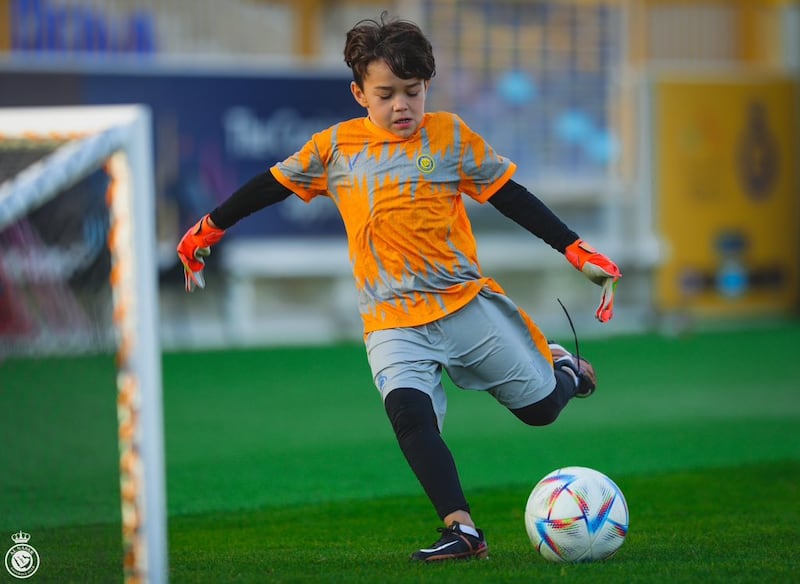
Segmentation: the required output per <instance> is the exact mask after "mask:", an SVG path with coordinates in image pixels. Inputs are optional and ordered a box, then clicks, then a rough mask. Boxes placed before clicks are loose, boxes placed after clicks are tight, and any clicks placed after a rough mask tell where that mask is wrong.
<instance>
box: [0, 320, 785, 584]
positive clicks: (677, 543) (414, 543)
mask: <svg viewBox="0 0 800 584" xmlns="http://www.w3.org/2000/svg"><path fill="white" fill-rule="evenodd" d="M567 344H569V342H568V341H567ZM581 348H582V353H584V354H585V356H586V357H587V358H589V359H590V360H592V362H593V363H594V364H595V366H596V369H597V371H598V377H599V389H598V392H597V393H596V394H595V395H594V396H593V397H592V398H591V399H588V400H576V401H574V402H573V403H571V404H570V405H569V406H568V408H567V409H566V410H565V411H564V413H563V414H562V416H561V418H560V419H559V420H558V421H557V422H556V423H555V424H554V425H552V426H549V427H547V428H528V427H526V426H524V425H522V424H520V423H519V422H518V421H517V420H516V419H515V418H514V417H513V416H512V415H511V414H509V413H508V412H506V411H505V410H503V408H501V407H499V406H498V405H496V404H495V403H494V402H493V400H492V399H491V398H490V397H489V396H486V395H483V394H478V393H472V392H462V391H458V390H456V389H455V388H451V390H450V391H449V399H450V405H449V414H448V418H447V421H446V423H445V428H444V435H445V438H446V439H447V441H448V443H449V445H450V446H451V449H452V450H453V451H454V454H455V457H456V461H457V463H458V465H459V468H460V471H461V474H462V481H463V483H464V486H465V489H466V491H467V494H468V498H469V499H470V502H471V504H472V506H473V511H474V517H475V519H476V520H477V521H478V523H479V525H480V526H481V527H482V528H484V530H485V531H486V532H487V537H488V540H489V545H490V556H491V558H490V559H489V560H488V561H483V562H463V563H456V564H452V563H451V564H446V565H437V566H419V565H414V564H411V563H410V562H409V561H408V559H407V558H408V554H409V553H410V552H411V551H413V550H414V549H415V548H416V547H419V546H422V545H427V544H430V543H432V542H433V541H434V540H435V539H436V537H437V534H436V532H435V528H436V527H438V519H437V518H436V516H435V513H434V512H433V509H432V508H431V506H430V504H429V503H428V502H427V500H426V499H425V498H424V496H423V495H422V493H421V489H420V487H419V486H418V485H417V483H416V480H415V479H414V477H413V475H412V474H411V471H410V470H409V469H408V467H407V465H406V463H405V461H404V460H403V458H402V455H401V454H400V452H399V449H398V448H397V446H396V444H395V442H394V437H393V435H392V433H391V429H390V427H389V424H388V422H387V421H386V419H385V414H384V413H383V409H382V406H381V403H380V400H379V398H378V394H377V392H376V390H375V389H374V387H373V385H372V383H371V379H370V374H369V368H368V366H367V364H366V358H365V355H364V349H363V347H362V346H360V345H342V346H333V347H304V348H280V349H264V350H243V351H217V352H194V353H180V354H177V353H176V354H172V353H170V354H166V355H165V356H164V358H163V369H164V415H165V425H166V428H165V432H166V461H167V483H168V485H167V489H168V507H169V514H170V516H169V545H170V577H171V581H173V582H186V583H195V582H197V583H200V582H209V583H210V582H214V583H224V582H342V583H350V582H364V583H367V582H369V583H373V582H437V583H441V582H445V583H446V582H454V583H455V582H459V583H463V582H531V581H537V582H566V581H569V582H571V583H581V582H587V583H588V582H592V583H597V582H615V583H616V582H670V583H672V582H725V583H726V584H727V583H731V582H797V581H798V580H800V576H799V574H800V553H799V552H798V550H799V549H800V548H798V543H797V542H798V541H799V540H800V381H798V378H797V376H796V375H795V374H793V366H792V365H793V358H794V356H795V353H796V352H797V349H798V348H800V322H792V323H787V324H783V325H775V326H769V327H763V328H750V329H747V330H730V331H717V332H705V333H695V334H692V335H688V336H684V337H678V338H667V337H661V336H657V335H644V336H630V337H613V338H609V339H602V340H601V339H591V340H586V341H584V342H583V343H582V345H581ZM115 391H116V389H115V385H114V365H113V357H111V356H100V357H97V356H94V357H79V358H48V359H35V360H34V359H12V360H8V361H6V362H5V363H3V364H0V554H3V555H4V554H5V552H6V550H7V549H8V548H9V547H11V545H12V544H13V542H12V541H11V538H10V536H11V534H12V533H14V532H16V531H18V530H20V529H22V530H24V531H27V532H29V533H31V535H32V538H31V541H30V543H31V545H33V546H34V547H35V548H36V549H37V551H38V552H39V556H40V558H41V565H40V568H39V571H38V572H37V573H36V574H35V575H34V576H33V577H32V578H31V579H30V581H31V582H59V583H64V582H81V583H84V582H98V583H100V582H102V583H105V582H119V581H121V580H122V569H121V563H122V559H121V544H120V527H119V493H118V475H117V465H118V460H117V442H116V409H115V407H116V406H115V398H116V395H115ZM566 465H583V466H590V467H593V468H597V469H598V470H601V471H603V472H605V473H606V474H608V475H609V476H611V477H612V478H613V479H614V480H615V481H616V482H617V484H618V485H619V486H620V487H621V489H622V490H623V492H624V493H625V496H626V498H627V501H628V505H629V507H630V514H631V525H630V532H629V535H628V539H627V541H626V542H625V544H624V545H623V547H622V548H621V550H620V551H619V553H618V554H617V555H616V556H614V557H613V558H611V559H610V560H608V561H605V562H600V563H596V564H585V565H574V566H573V565H558V564H550V563H547V562H545V561H544V560H542V559H541V558H539V557H538V556H537V555H536V553H535V552H534V551H533V550H532V549H531V547H530V544H529V542H528V541H527V536H526V534H525V528H524V525H523V520H522V514H523V511H524V507H525V502H526V499H527V496H528V493H529V492H530V489H531V488H532V487H533V485H534V483H535V482H536V481H537V480H538V479H539V478H540V477H541V476H543V475H544V474H546V473H547V472H549V471H551V470H553V469H555V468H557V467H559V466H566ZM3 534H5V535H3ZM4 541H5V542H6V543H5V544H3V542H4ZM4 546H5V547H4ZM6 581H9V582H11V581H16V580H14V579H12V578H11V577H10V576H8V575H7V574H6V573H5V570H4V569H1V568H0V582H6Z"/></svg>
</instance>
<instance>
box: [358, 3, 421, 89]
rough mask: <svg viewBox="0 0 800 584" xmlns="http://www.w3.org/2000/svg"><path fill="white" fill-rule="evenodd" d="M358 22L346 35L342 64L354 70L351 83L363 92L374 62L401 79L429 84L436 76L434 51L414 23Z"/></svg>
mask: <svg viewBox="0 0 800 584" xmlns="http://www.w3.org/2000/svg"><path fill="white" fill-rule="evenodd" d="M388 15H389V13H388V12H383V13H382V14H381V20H380V22H378V21H377V20H373V19H366V20H361V21H359V22H357V23H356V25H355V26H354V27H353V28H351V29H350V30H349V31H348V33H347V40H346V42H345V45H344V62H345V63H347V66H348V67H350V69H352V70H353V81H355V82H356V84H357V85H358V86H359V87H360V88H362V89H363V88H364V85H363V82H364V76H365V75H366V74H367V67H368V66H369V64H370V63H372V62H373V61H375V60H377V59H382V60H383V61H385V62H386V64H387V65H388V66H389V68H390V69H391V70H392V73H394V74H395V75H397V76H398V77H399V78H400V79H422V80H424V81H428V80H430V79H431V78H432V77H433V76H434V75H436V62H435V60H434V58H433V47H432V46H431V43H430V41H428V39H427V38H426V37H425V35H424V34H423V33H422V30H421V29H420V28H419V26H417V25H416V24H414V23H413V22H410V21H407V20H398V19H389V18H388Z"/></svg>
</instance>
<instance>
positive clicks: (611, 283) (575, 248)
mask: <svg viewBox="0 0 800 584" xmlns="http://www.w3.org/2000/svg"><path fill="white" fill-rule="evenodd" d="M564 255H565V256H566V257H567V260H568V261H569V263H571V264H572V265H573V266H575V268H576V269H577V270H580V271H581V272H582V273H583V274H584V275H585V276H586V277H587V278H589V279H590V280H591V281H592V282H594V283H595V284H597V285H598V286H602V287H603V291H602V297H601V299H600V306H599V307H598V308H597V311H596V312H595V316H596V317H597V320H599V321H600V322H608V321H609V320H611V317H612V316H613V315H614V293H615V291H616V289H617V280H619V279H620V278H621V277H622V273H621V272H620V271H619V268H618V267H617V264H615V263H614V262H612V261H611V260H610V259H609V258H608V257H606V256H605V255H603V254H601V253H599V252H597V251H596V250H595V249H594V248H593V247H592V246H591V245H589V244H588V243H586V242H585V241H583V240H581V239H578V240H575V241H574V242H573V243H571V244H570V245H569V246H567V249H566V250H565V251H564Z"/></svg>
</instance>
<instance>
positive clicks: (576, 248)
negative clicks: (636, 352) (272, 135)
mask: <svg viewBox="0 0 800 584" xmlns="http://www.w3.org/2000/svg"><path fill="white" fill-rule="evenodd" d="M344 58H345V62H346V63H347V66H348V67H350V68H351V69H352V71H353V82H352V83H351V86H350V89H351V91H352V94H353V97H354V98H355V100H356V101H357V102H358V103H359V104H360V105H361V106H362V107H364V108H365V109H366V114H367V115H366V117H364V118H358V119H353V120H348V121H345V122H341V123H339V124H336V125H334V126H332V127H330V128H328V129H326V130H323V131H321V132H319V133H317V134H315V135H313V136H312V137H311V139H310V140H309V141H308V142H307V143H306V144H305V145H304V146H303V147H302V148H301V149H300V150H299V151H298V152H297V153H296V154H294V155H292V156H290V157H289V158H287V159H286V160H284V161H283V162H280V163H278V164H276V165H274V166H273V167H272V168H271V169H270V171H269V172H265V173H263V174H260V175H258V176H256V177H255V178H253V179H251V180H250V181H249V182H248V183H246V184H245V185H244V186H242V187H241V188H239V189H238V190H237V191H236V192H235V193H233V194H232V195H231V196H230V197H229V198H228V199H227V200H226V201H225V202H223V203H222V204H221V205H220V206H219V207H217V208H216V209H214V210H213V211H212V212H211V213H210V214H208V215H206V216H205V217H203V218H202V219H201V220H200V221H199V222H198V223H197V224H196V225H195V226H194V227H192V228H191V229H190V230H189V231H188V232H187V233H186V235H184V237H183V239H182V240H181V242H180V243H179V245H178V255H179V256H180V259H181V261H182V262H183V264H184V268H185V281H186V289H187V291H190V292H191V291H192V290H193V288H194V287H195V286H199V287H201V288H202V287H203V286H204V281H203V276H202V269H203V267H204V260H203V258H204V257H205V256H207V255H208V254H209V252H210V247H211V245H213V244H215V243H217V242H218V241H219V240H220V239H221V238H222V236H223V234H224V230H225V229H227V228H229V227H231V226H232V225H233V224H234V223H236V222H237V221H238V220H240V219H242V218H243V217H245V216H247V215H249V214H250V213H253V212H254V211H257V210H259V209H261V208H263V207H266V206H267V205H271V204H273V203H277V202H279V201H282V200H283V199H285V198H287V197H288V196H289V195H291V194H292V193H294V194H296V195H297V196H299V197H300V198H301V199H303V200H304V201H306V202H308V201H310V200H311V199H313V198H314V197H316V196H320V195H322V196H328V197H331V198H332V199H333V201H334V202H335V203H336V205H337V208H338V210H339V212H340V214H341V216H342V219H343V221H344V224H345V229H346V232H347V239H348V246H349V253H350V260H351V263H352V267H353V276H354V278H355V284H356V288H357V290H358V298H359V300H358V306H359V312H360V314H361V317H362V320H363V323H364V334H365V344H366V348H367V356H368V361H369V364H370V367H371V370H372V375H373V378H374V381H375V384H376V386H377V388H378V390H379V392H380V394H381V396H382V399H383V403H384V406H385V410H386V413H387V415H388V417H389V420H390V422H391V424H392V428H393V429H394V432H395V434H396V436H397V440H398V443H399V445H400V448H401V450H402V451H403V454H404V455H405V457H406V460H407V461H408V463H409V465H410V467H411V469H412V470H413V472H414V473H415V475H416V476H417V478H418V480H419V482H420V484H421V485H422V487H423V489H424V491H425V493H426V494H427V496H428V497H429V499H430V500H431V503H432V504H433V506H434V508H435V509H436V512H437V513H438V514H439V517H440V518H441V519H442V521H443V523H444V527H443V528H439V531H440V532H441V533H442V535H441V537H440V539H439V540H438V541H437V542H436V543H434V544H433V545H432V546H430V547H428V548H423V549H420V550H417V551H416V552H414V553H413V554H412V556H411V557H412V559H414V560H420V561H439V560H448V559H460V558H482V557H486V556H487V554H488V546H487V544H486V539H485V537H484V535H483V532H482V531H481V530H480V529H478V528H477V527H476V526H475V522H474V521H473V520H472V516H471V515H470V507H469V505H468V504H467V501H466V498H465V496H464V493H463V490H462V488H461V484H460V480H459V477H458V473H457V470H456V466H455V463H454V461H453V457H452V455H451V453H450V451H449V449H448V448H447V446H446V444H445V443H444V441H443V440H442V437H441V435H440V430H441V427H442V422H443V420H444V415H445V410H446V396H445V392H444V389H443V387H442V383H441V375H442V369H444V370H446V371H447V373H448V375H449V376H450V378H451V379H452V380H453V382H454V383H455V384H456V385H458V386H459V387H462V388H469V389H475V390H483V391H487V392H488V393H489V394H490V395H492V396H493V397H494V398H495V399H496V400H497V401H498V402H500V403H501V404H502V405H503V406H505V407H506V408H508V409H509V410H510V411H511V412H512V413H513V414H514V415H515V416H517V418H519V419H520V420H521V421H522V422H524V423H526V424H529V425H533V426H543V425H547V424H550V423H551V422H553V421H554V420H555V419H556V417H557V416H558V414H559V412H560V411H561V410H562V409H563V408H564V406H565V405H566V404H567V402H568V401H569V400H570V399H571V398H573V397H580V398H583V397H588V396H589V395H591V394H592V393H593V392H594V390H595V385H596V377H595V373H594V370H593V368H592V366H591V365H590V364H589V363H588V362H587V361H585V360H583V359H578V358H576V357H574V356H573V355H571V354H570V353H569V352H567V351H566V350H565V349H564V348H563V347H561V346H559V345H556V344H550V345H548V342H547V340H546V339H545V337H544V336H543V335H542V333H541V332H540V331H539V329H538V328H537V327H536V325H535V324H534V323H533V322H532V321H531V320H530V319H529V318H528V316H527V315H526V314H525V313H524V312H523V311H522V310H520V309H519V308H517V307H516V306H515V305H514V304H513V303H512V302H511V300H510V299H509V298H508V297H507V296H506V295H505V294H504V292H503V290H502V288H501V287H500V286H499V285H498V284H497V283H496V282H494V281H493V280H492V279H490V278H487V277H485V276H483V275H482V273H481V270H480V265H479V264H478V260H477V254H476V246H475V239H474V237H473V234H472V230H471V227H470V224H469V220H468V218H467V215H466V212H465V209H464V205H463V202H462V199H461V194H462V193H464V194H466V195H468V196H470V197H472V198H473V199H475V200H477V201H478V202H480V203H485V202H486V201H488V202H490V203H491V204H492V205H493V206H494V207H496V208H497V209H498V210H499V211H500V212H501V213H503V214H505V215H507V216H508V217H510V218H511V219H512V220H514V221H516V222H517V223H519V224H520V225H522V226H523V227H525V228H526V229H528V230H529V231H530V232H531V233H533V234H534V235H536V236H537V237H540V238H541V239H543V240H544V241H545V242H547V243H548V244H550V245H551V246H552V247H553V248H555V249H556V250H558V251H559V252H561V253H564V254H565V255H566V258H567V259H568V260H569V261H570V263H572V264H573V265H574V266H575V267H576V268H577V269H579V270H581V271H582V272H583V273H584V274H586V275H587V277H589V278H590V279H591V280H592V281H594V282H595V283H597V284H600V285H602V286H603V294H602V302H601V305H600V307H599V308H598V310H597V317H598V318H599V319H600V320H601V321H607V320H608V319H610V318H611V315H612V307H613V294H614V286H615V284H616V281H617V279H618V278H619V277H620V276H621V274H620V271H619V269H618V268H617V266H616V265H615V264H614V263H613V262H612V261H611V260H609V259H608V258H607V257H605V256H604V255H602V254H600V253H597V252H595V251H594V250H593V249H592V248H591V247H589V246H588V245H587V244H585V243H584V242H583V241H582V240H581V239H579V237H578V236H577V234H575V233H574V232H573V231H571V230H570V229H569V228H567V227H566V226H565V225H564V224H563V223H562V222H561V221H560V220H559V219H558V218H557V217H556V216H555V215H554V214H553V213H552V212H551V211H550V210H549V209H548V208H547V207H546V206H545V205H544V204H543V203H542V202H541V201H539V200H538V199H537V198H536V197H535V196H534V195H532V194H531V193H529V192H528V191H527V190H526V189H525V188H524V187H523V186H521V185H519V184H517V183H515V182H514V181H513V180H511V177H512V175H513V174H514V171H515V170H516V166H515V165H514V163H513V162H511V161H509V160H507V159H505V158H503V157H502V156H499V155H497V154H495V152H494V151H493V150H492V148H491V147H490V146H489V145H488V144H486V143H485V142H484V141H483V139H482V138H481V137H480V136H479V135H477V134H475V133H474V132H472V131H471V130H470V129H469V128H468V127H467V126H466V124H464V122H463V121H462V120H461V119H460V118H458V117H457V116H456V115H454V114H451V113H447V112H436V113H426V112H425V98H426V95H427V91H428V88H429V85H430V81H431V79H432V78H433V76H434V75H435V62H434V57H433V51H432V48H431V44H430V42H428V40H427V38H426V37H425V36H424V34H423V33H422V31H421V30H420V29H419V28H418V27H417V26H416V25H415V24H413V23H410V22H407V21H400V20H387V18H386V13H384V14H383V15H382V16H381V21H380V22H378V21H374V20H365V21H361V22H359V23H358V24H356V26H355V27H354V28H352V29H351V30H350V31H349V32H348V33H347V39H346V43H345V49H344Z"/></svg>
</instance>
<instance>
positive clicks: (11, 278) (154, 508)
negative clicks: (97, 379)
mask: <svg viewBox="0 0 800 584" xmlns="http://www.w3.org/2000/svg"><path fill="white" fill-rule="evenodd" d="M150 125H151V117H150V112H149V110H148V109H147V108H146V107H144V106H134V105H131V106H103V107H63V108H8V109H0V361H2V360H3V359H5V358H8V357H10V356H13V357H19V356H32V357H33V356H38V355H57V354H75V353H87V352H100V351H115V352H116V365H117V388H116V392H117V411H118V426H119V452H120V488H121V490H120V493H121V504H122V514H121V515H122V539H123V553H124V566H123V569H124V574H125V579H126V581H128V582H163V581H166V579H167V549H166V548H167V545H166V504H165V487H164V485H165V479H164V462H163V460H164V453H163V428H162V426H163V421H162V411H161V407H162V406H161V365H160V349H159V342H158V334H157V326H156V323H157V318H158V315H157V312H158V300H157V298H158V297H157V281H156V277H157V273H156V270H157V268H156V261H155V256H156V249H155V248H156V240H155V225H154V223H155V221H154V213H155V211H154V206H155V205H154V192H153V191H154V188H153V170H152V146H151V128H150ZM112 391H113V389H112Z"/></svg>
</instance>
